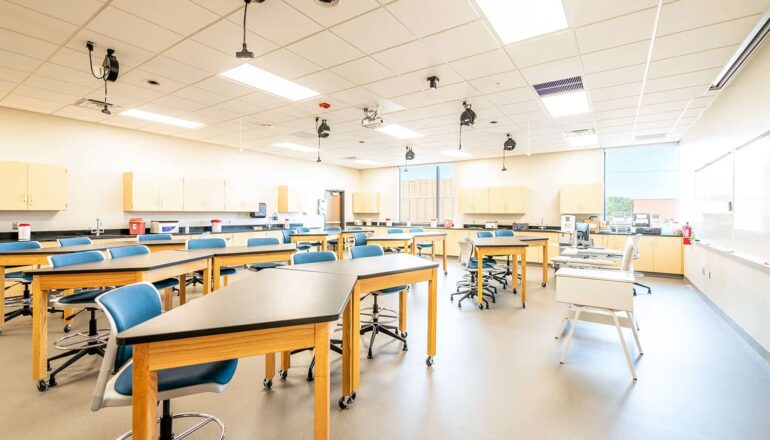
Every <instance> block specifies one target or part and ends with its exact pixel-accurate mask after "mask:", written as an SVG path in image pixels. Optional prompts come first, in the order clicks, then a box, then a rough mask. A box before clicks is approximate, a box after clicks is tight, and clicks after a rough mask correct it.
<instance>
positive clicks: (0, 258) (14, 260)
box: [0, 254, 52, 333]
mask: <svg viewBox="0 0 770 440" xmlns="http://www.w3.org/2000/svg"><path fill="white" fill-rule="evenodd" d="M50 255H52V254H33V255H14V254H0V275H2V278H3V286H2V287H3V289H2V291H0V316H2V318H0V333H2V332H3V324H4V323H5V269H6V268H8V267H24V266H42V265H47V264H48V257H49V256H50ZM46 309H47V307H46ZM33 310H34V309H33ZM32 313H33V317H34V313H35V312H34V311H33V312H32Z"/></svg>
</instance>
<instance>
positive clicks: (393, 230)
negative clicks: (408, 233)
mask: <svg viewBox="0 0 770 440" xmlns="http://www.w3.org/2000/svg"><path fill="white" fill-rule="evenodd" d="M403 233H404V230H403V229H401V228H391V229H388V234H403Z"/></svg>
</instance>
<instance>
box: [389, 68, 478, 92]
mask: <svg viewBox="0 0 770 440" xmlns="http://www.w3.org/2000/svg"><path fill="white" fill-rule="evenodd" d="M431 76H437V77H438V78H439V83H438V86H439V87H443V86H447V85H450V84H455V83H458V82H461V81H463V78H462V77H461V76H460V75H459V74H458V73H457V72H455V71H454V69H452V68H451V67H449V66H448V65H446V64H439V65H437V66H432V67H428V68H426V69H421V70H417V71H414V72H409V73H404V74H402V75H401V77H402V78H404V79H406V80H408V81H411V82H412V83H413V84H417V85H420V84H422V85H423V87H424V88H427V87H428V78H430V77H431Z"/></svg>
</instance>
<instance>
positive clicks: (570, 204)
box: [559, 183, 604, 214]
mask: <svg viewBox="0 0 770 440" xmlns="http://www.w3.org/2000/svg"><path fill="white" fill-rule="evenodd" d="M559 207H560V211H561V213H562V214H601V213H602V212H603V211H604V187H603V186H602V184H601V183H585V184H579V185H564V186H562V187H561V191H560V194H559Z"/></svg>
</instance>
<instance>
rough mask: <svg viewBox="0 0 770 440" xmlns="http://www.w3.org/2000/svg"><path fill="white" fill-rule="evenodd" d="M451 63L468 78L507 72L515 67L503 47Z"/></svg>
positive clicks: (456, 70)
mask: <svg viewBox="0 0 770 440" xmlns="http://www.w3.org/2000/svg"><path fill="white" fill-rule="evenodd" d="M449 65H450V66H452V68H453V69H454V70H455V72H457V73H459V74H460V75H461V76H462V77H463V78H465V79H466V80H471V79H476V78H480V77H482V76H489V75H494V74H497V73H502V72H507V71H509V70H513V68H514V66H513V63H511V60H510V59H508V56H507V55H506V54H505V52H504V51H503V50H502V49H497V50H493V51H490V52H487V53H483V54H479V55H474V56H471V57H468V58H463V59H461V60H457V61H453V62H451V63H449Z"/></svg>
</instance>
